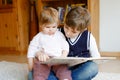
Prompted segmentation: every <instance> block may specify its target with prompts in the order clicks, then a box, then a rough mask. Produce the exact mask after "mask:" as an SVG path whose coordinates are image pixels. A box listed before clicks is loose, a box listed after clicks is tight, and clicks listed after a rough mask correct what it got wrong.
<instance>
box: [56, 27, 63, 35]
mask: <svg viewBox="0 0 120 80" xmlns="http://www.w3.org/2000/svg"><path fill="white" fill-rule="evenodd" d="M56 33H57V34H58V35H60V36H64V34H63V33H62V32H61V31H60V30H59V29H58V30H57V31H56Z"/></svg>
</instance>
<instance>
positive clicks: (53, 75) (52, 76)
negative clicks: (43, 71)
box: [48, 71, 58, 80]
mask: <svg viewBox="0 0 120 80" xmlns="http://www.w3.org/2000/svg"><path fill="white" fill-rule="evenodd" d="M48 80H58V79H57V77H56V76H55V74H54V72H53V71H51V72H50V74H49V76H48Z"/></svg>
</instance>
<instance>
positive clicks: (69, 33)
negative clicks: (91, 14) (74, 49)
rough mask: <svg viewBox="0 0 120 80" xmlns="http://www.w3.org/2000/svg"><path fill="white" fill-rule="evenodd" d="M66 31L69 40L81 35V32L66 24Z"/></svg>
mask: <svg viewBox="0 0 120 80" xmlns="http://www.w3.org/2000/svg"><path fill="white" fill-rule="evenodd" d="M64 31H65V35H66V37H67V38H74V37H76V36H78V35H79V33H80V31H78V30H77V29H72V28H71V27H68V26H67V25H66V24H65V25H64Z"/></svg>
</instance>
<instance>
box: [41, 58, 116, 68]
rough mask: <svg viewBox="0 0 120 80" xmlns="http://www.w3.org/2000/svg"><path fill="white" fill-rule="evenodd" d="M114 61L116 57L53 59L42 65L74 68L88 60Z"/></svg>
mask: <svg viewBox="0 0 120 80" xmlns="http://www.w3.org/2000/svg"><path fill="white" fill-rule="evenodd" d="M109 59H116V57H100V58H83V57H55V58H51V59H49V60H47V61H46V62H42V64H52V65H55V64H68V65H69V66H74V65H77V64H80V63H83V62H86V61H88V60H109Z"/></svg>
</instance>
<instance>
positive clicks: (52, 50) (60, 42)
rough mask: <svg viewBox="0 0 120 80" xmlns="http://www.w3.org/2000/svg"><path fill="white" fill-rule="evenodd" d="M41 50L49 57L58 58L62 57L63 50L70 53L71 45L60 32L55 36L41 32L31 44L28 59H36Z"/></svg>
mask: <svg viewBox="0 0 120 80" xmlns="http://www.w3.org/2000/svg"><path fill="white" fill-rule="evenodd" d="M41 49H44V52H45V53H46V54H48V55H49V56H53V57H58V56H61V54H62V51H63V50H66V51H68V52H69V44H68V43H67V41H66V40H65V37H64V35H63V34H62V33H61V32H60V31H58V30H57V31H56V33H55V34H54V35H46V34H43V33H42V32H39V33H38V34H37V35H36V36H35V37H34V38H33V40H32V41H31V42H30V45H29V48H28V54H27V57H35V54H36V52H38V51H40V50H41Z"/></svg>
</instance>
